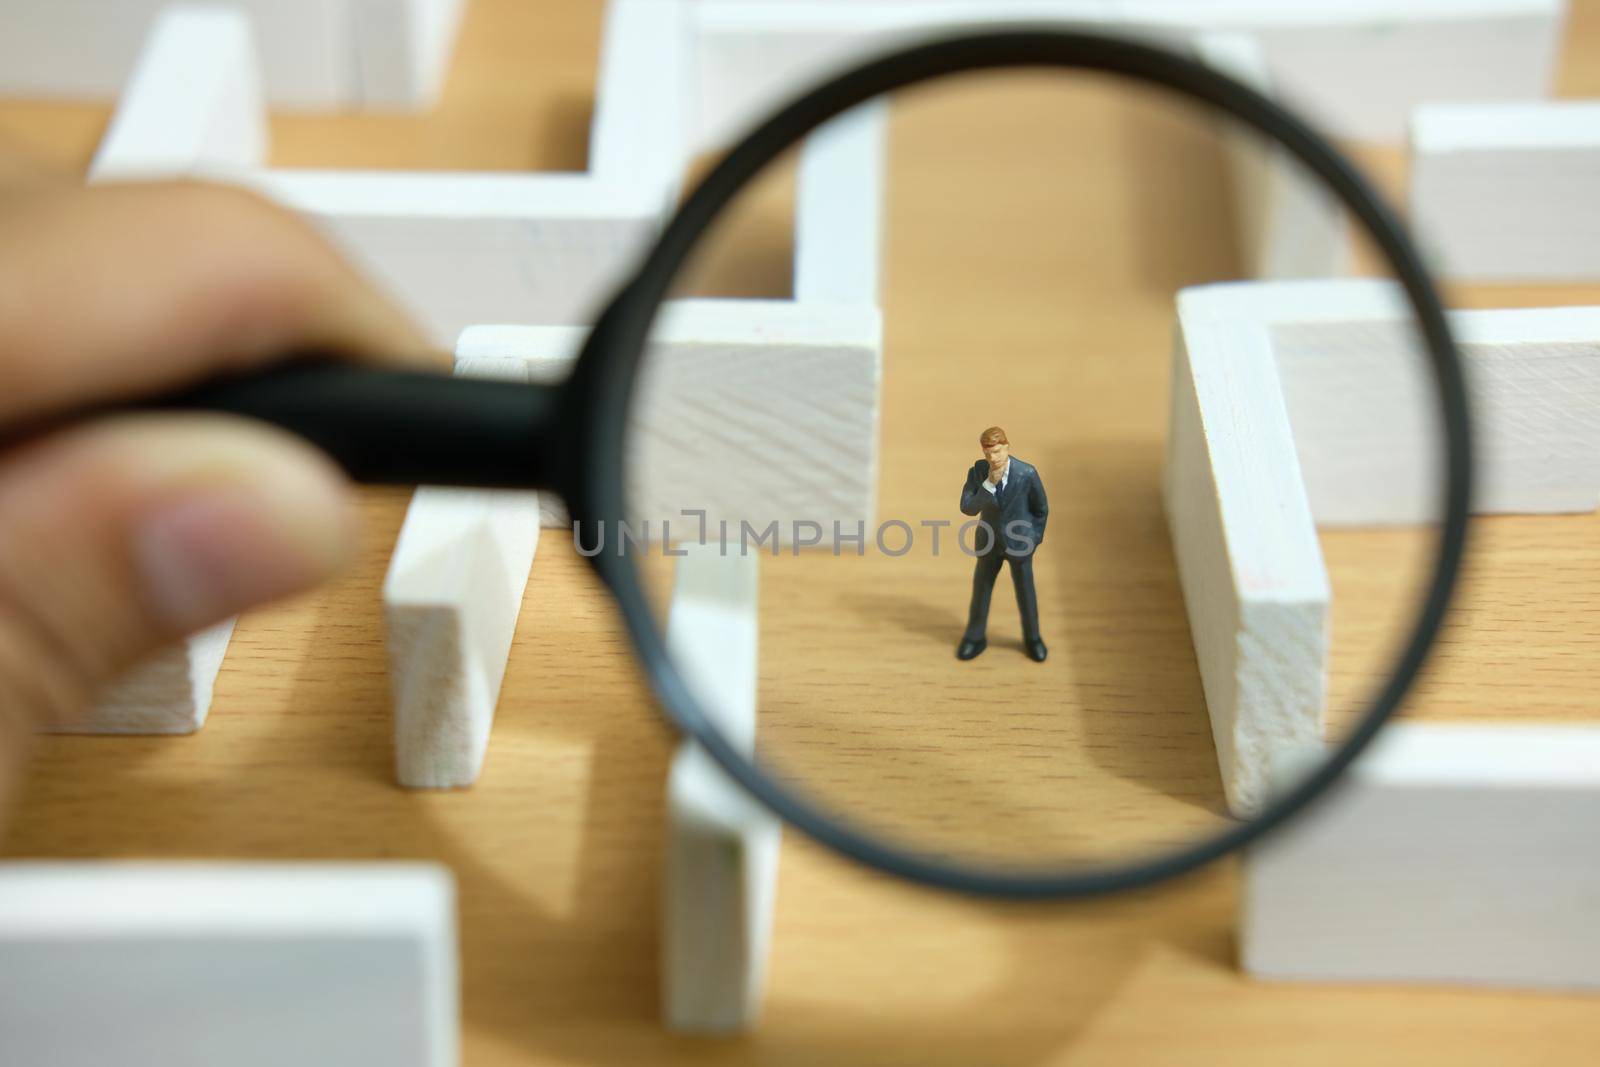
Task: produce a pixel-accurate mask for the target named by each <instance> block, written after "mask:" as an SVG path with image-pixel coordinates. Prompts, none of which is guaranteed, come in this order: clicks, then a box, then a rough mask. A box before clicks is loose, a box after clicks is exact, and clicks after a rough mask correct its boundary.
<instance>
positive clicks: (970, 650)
mask: <svg viewBox="0 0 1600 1067" xmlns="http://www.w3.org/2000/svg"><path fill="white" fill-rule="evenodd" d="M988 647H989V641H988V639H987V638H984V637H980V638H978V639H977V640H976V641H974V640H973V639H972V638H970V637H963V638H962V639H961V643H960V644H959V645H957V646H956V659H976V658H977V656H978V654H979V653H980V652H982V651H983V650H984V649H986V648H988Z"/></svg>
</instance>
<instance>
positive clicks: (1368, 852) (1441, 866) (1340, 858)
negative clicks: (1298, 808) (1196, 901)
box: [1241, 722, 1600, 989]
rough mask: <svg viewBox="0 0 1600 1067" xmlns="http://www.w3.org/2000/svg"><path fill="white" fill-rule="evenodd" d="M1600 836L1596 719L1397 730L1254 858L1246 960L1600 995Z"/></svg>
mask: <svg viewBox="0 0 1600 1067" xmlns="http://www.w3.org/2000/svg"><path fill="white" fill-rule="evenodd" d="M1285 770H1286V771H1287V770H1288V769H1287V768H1286V769H1285ZM1597 841H1600V730H1597V729H1596V728H1595V727H1592V726H1554V725H1532V724H1518V725H1509V724H1505V725H1464V724H1453V725H1452V724H1435V723H1409V722H1400V723H1396V724H1393V725H1391V726H1388V727H1387V728H1385V730H1384V732H1383V733H1382V734H1381V735H1379V737H1378V739H1377V740H1376V741H1375V742H1374V743H1373V748H1372V749H1371V750H1370V752H1369V753H1368V754H1366V755H1364V756H1363V757H1362V758H1361V759H1360V760H1359V761H1357V763H1356V764H1355V765H1354V766H1353V767H1351V769H1350V771H1349V772H1348V774H1347V775H1346V779H1345V781H1344V782H1343V783H1341V784H1340V785H1339V786H1337V787H1336V791H1335V793H1334V794H1333V795H1332V796H1330V797H1329V798H1327V799H1326V801H1324V802H1321V803H1320V804H1319V805H1318V806H1317V807H1315V808H1313V809H1312V810H1311V811H1310V812H1308V813H1307V814H1306V815H1305V816H1303V817H1302V818H1300V819H1299V820H1298V821H1296V822H1295V823H1294V824H1293V825H1292V826H1290V827H1288V828H1287V829H1286V830H1285V831H1284V832H1283V833H1279V834H1277V835H1275V836H1273V837H1270V838H1268V839H1267V840H1266V841H1265V842H1263V843H1262V844H1260V845H1258V846H1256V847H1255V848H1253V849H1252V850H1251V851H1250V853H1249V855H1248V857H1247V859H1246V862H1245V894H1244V898H1243V912H1242V915H1241V958H1242V962H1243V965H1244V969H1245V970H1246V971H1248V972H1249V973H1251V974H1252V975H1255V976H1257V977H1260V978H1275V979H1293V980H1300V981H1323V982H1408V983H1420V982H1433V983H1466V984H1472V985H1489V986H1513V987H1524V988H1558V989H1560V988H1569V989H1570V988H1584V989H1594V988H1600V856H1597V854H1596V851H1595V842H1597Z"/></svg>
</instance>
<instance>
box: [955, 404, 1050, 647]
mask: <svg viewBox="0 0 1600 1067" xmlns="http://www.w3.org/2000/svg"><path fill="white" fill-rule="evenodd" d="M978 444H979V446H980V447H982V449H983V458H982V459H980V460H978V462H976V463H974V464H973V465H972V470H970V471H968V472H967V484H966V485H965V486H963V487H962V489H961V513H962V514H963V515H977V516H978V517H979V518H981V519H982V520H983V523H984V526H979V527H977V528H976V529H975V531H974V537H973V547H974V549H975V550H976V551H977V555H978V565H977V568H976V569H975V570H974V571H973V572H972V607H971V608H970V609H969V610H968V612H967V632H966V633H965V634H963V635H962V638H961V644H960V645H958V646H957V647H956V658H957V659H964V660H965V659H972V658H973V657H974V656H977V655H978V654H979V653H981V652H982V651H983V650H984V649H985V648H987V647H989V642H988V639H987V638H986V637H985V636H984V632H985V631H986V630H987V629H988V625H989V597H990V595H991V594H992V593H993V592H994V580H995V578H996V576H998V575H999V573H1000V567H1001V566H1002V565H1003V564H1005V563H1010V564H1011V584H1012V585H1014V586H1016V590H1017V610H1018V611H1020V612H1021V613H1022V643H1023V647H1024V648H1026V649H1027V652H1028V655H1029V656H1030V657H1031V658H1032V659H1034V660H1036V661H1037V662H1039V663H1043V662H1044V657H1045V656H1046V654H1047V651H1048V650H1047V649H1046V648H1045V647H1044V641H1042V640H1041V639H1040V637H1039V598H1038V597H1037V596H1035V595H1034V591H1033V550H1034V549H1036V548H1038V547H1039V543H1040V542H1041V541H1043V540H1044V524H1045V520H1046V519H1047V518H1048V517H1049V515H1050V504H1049V501H1047V500H1046V499H1045V495H1044V483H1043V482H1042V481H1040V480H1039V472H1038V471H1037V470H1034V468H1033V467H1031V466H1029V465H1028V464H1026V463H1024V462H1022V460H1020V459H1017V458H1016V457H1015V456H1013V455H1012V454H1011V443H1010V442H1009V441H1008V440H1006V432H1005V431H1004V430H1002V429H1001V428H1000V427H998V426H991V427H989V428H988V429H987V430H985V431H983V433H982V434H981V435H980V436H979V437H978ZM985 526H987V528H988V529H987V532H986V531H985V528H984V527H985Z"/></svg>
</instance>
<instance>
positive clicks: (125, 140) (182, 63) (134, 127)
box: [89, 7, 267, 181]
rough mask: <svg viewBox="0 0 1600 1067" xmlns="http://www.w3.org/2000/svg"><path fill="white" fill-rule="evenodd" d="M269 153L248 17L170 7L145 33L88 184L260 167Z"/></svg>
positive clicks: (223, 10)
mask: <svg viewBox="0 0 1600 1067" xmlns="http://www.w3.org/2000/svg"><path fill="white" fill-rule="evenodd" d="M266 155H267V124H266V113H265V111H264V110H263V109H262V105H261V77H260V74H259V72H258V71H257V69H256V50H255V42H254V40H253V36H252V34H251V30H250V20H249V18H248V17H247V16H245V15H244V14H243V13H242V12H239V11H235V10H230V9H226V8H208V7H173V8H168V9H167V10H165V11H163V12H162V13H161V15H160V16H159V17H158V18H157V19H156V21H155V24H154V25H153V26H152V28H151V30H150V39H149V41H148V42H147V43H146V45H145V48H144V51H143V52H141V53H140V56H139V63H138V66H137V67H136V68H135V69H134V73H133V77H132V79H131V80H130V81H129V83H128V87H127V89H126V90H125V91H124V92H123V94H122V98H121V100H120V101H119V103H118V106H117V112H116V115H115V116H114V117H113V118H112V120H111V128H110V130H109V132H107V134H106V137H105V140H104V141H102V142H101V143H100V150H99V152H98V153H97V154H96V155H95V159H94V162H93V164H92V165H91V166H90V168H89V178H90V180H91V181H107V180H125V179H132V178H143V177H157V178H165V177H172V176H174V175H181V174H187V173H190V172H192V171H195V170H200V169H204V168H211V167H257V166H260V165H261V164H263V163H264V162H265V161H266Z"/></svg>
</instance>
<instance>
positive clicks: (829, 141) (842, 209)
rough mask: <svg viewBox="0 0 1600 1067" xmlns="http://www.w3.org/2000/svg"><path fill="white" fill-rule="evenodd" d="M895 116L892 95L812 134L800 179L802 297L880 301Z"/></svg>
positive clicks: (797, 271) (797, 262)
mask: <svg viewBox="0 0 1600 1067" xmlns="http://www.w3.org/2000/svg"><path fill="white" fill-rule="evenodd" d="M888 119H889V114H888V105H887V103H886V102H885V101H882V100H878V101H874V102H872V103H870V104H864V105H862V106H861V107H858V108H856V109H854V110H852V111H850V112H848V113H846V114H844V115H840V116H839V117H838V118H836V119H834V120H833V121H832V122H830V123H828V124H827V125H826V126H824V127H822V128H821V129H819V130H817V131H816V132H815V133H813V134H812V135H811V136H810V137H807V138H806V143H805V145H804V147H803V148H802V149H801V151H800V174H799V178H798V180H797V182H796V187H795V189H796V192H795V238H794V298H795V300H797V301H799V302H800V303H830V302H832V303H846V304H850V303H856V304H871V305H873V306H877V304H878V271H879V266H880V263H881V260H882V258H883V256H882V252H881V249H882V244H883V170H884V159H883V153H884V136H885V132H886V130H887V127H888Z"/></svg>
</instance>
